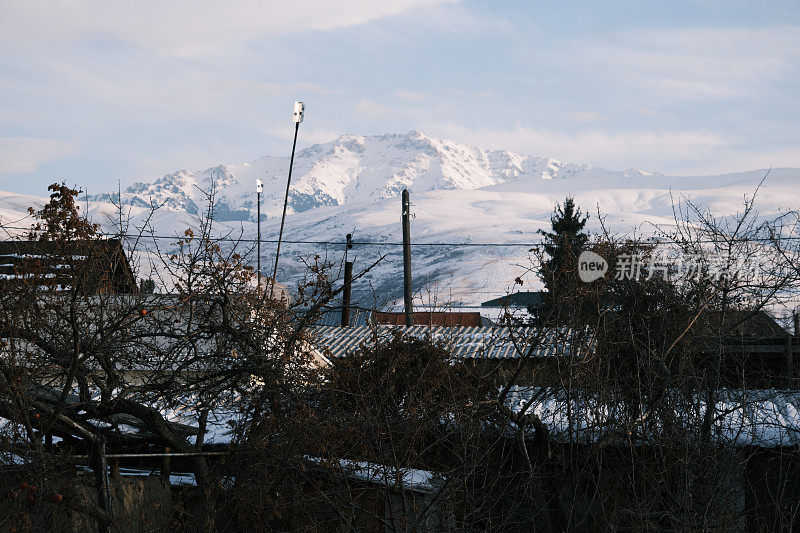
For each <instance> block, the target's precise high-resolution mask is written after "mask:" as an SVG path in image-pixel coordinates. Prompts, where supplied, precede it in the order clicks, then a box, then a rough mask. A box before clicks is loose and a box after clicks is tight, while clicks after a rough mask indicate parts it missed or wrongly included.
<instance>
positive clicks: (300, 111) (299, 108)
mask: <svg viewBox="0 0 800 533" xmlns="http://www.w3.org/2000/svg"><path fill="white" fill-rule="evenodd" d="M305 112H306V106H305V105H304V104H303V102H295V103H294V109H293V110H292V120H294V141H293V142H292V157H291V158H290V159H289V179H288V180H287V181H286V195H285V196H284V198H283V215H281V229H280V231H279V232H278V249H277V250H276V251H275V267H274V268H273V269H272V287H271V288H270V291H269V297H270V298H272V297H273V292H274V291H275V277H276V276H277V275H278V258H279V257H280V255H281V240H283V224H284V222H285V221H286V206H287V204H288V203H289V186H290V185H291V184H292V167H293V166H294V150H295V148H296V147H297V131H298V130H299V129H300V123H301V122H303V117H304V115H305Z"/></svg>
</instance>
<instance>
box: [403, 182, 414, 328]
mask: <svg viewBox="0 0 800 533" xmlns="http://www.w3.org/2000/svg"><path fill="white" fill-rule="evenodd" d="M411 295H412V290H411V202H410V201H409V200H408V189H403V303H405V308H406V326H412V325H413V324H414V308H413V307H412V306H411Z"/></svg>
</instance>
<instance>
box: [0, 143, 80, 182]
mask: <svg viewBox="0 0 800 533" xmlns="http://www.w3.org/2000/svg"><path fill="white" fill-rule="evenodd" d="M76 151H77V143H75V142H72V141H66V140H60V139H39V138H34V137H0V175H4V174H30V173H31V172H34V171H35V170H36V169H37V168H39V166H40V165H43V164H44V163H48V162H50V161H53V160H56V159H60V158H62V157H66V156H68V155H72V154H74V153H75V152H76Z"/></svg>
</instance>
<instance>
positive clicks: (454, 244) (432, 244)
mask: <svg viewBox="0 0 800 533" xmlns="http://www.w3.org/2000/svg"><path fill="white" fill-rule="evenodd" d="M0 229H13V230H26V231H27V230H30V229H31V228H29V227H19V226H2V225H0ZM98 234H99V235H102V236H105V237H117V238H127V239H132V238H148V239H159V240H164V239H176V240H177V239H183V238H185V236H183V235H180V234H178V233H176V234H175V235H155V234H149V233H141V234H138V233H115V232H98ZM210 240H211V241H214V242H236V243H258V239H248V238H234V237H214V238H212V239H210ZM774 240H781V241H796V240H800V235H788V236H782V237H779V238H777V239H772V238H769V237H748V238H744V239H740V240H734V241H735V242H743V243H744V242H771V241H774ZM261 242H262V243H273V244H274V243H277V242H278V239H261ZM281 242H284V243H287V244H309V245H319V246H345V245H346V241H345V240H344V239H342V240H340V241H313V240H287V239H282V240H281ZM691 242H692V244H725V243H727V242H728V241H727V240H726V239H699V240H694V241H691ZM351 243H352V244H353V245H354V246H385V247H390V246H396V247H402V246H403V243H402V242H394V241H384V242H376V241H351ZM543 244H544V241H543V240H539V241H530V242H415V243H411V246H413V247H417V248H422V247H451V248H470V247H474V248H486V247H501V248H514V247H518V248H521V247H526V248H536V247H539V246H542V245H543ZM641 244H670V241H649V242H648V241H645V242H643V243H641Z"/></svg>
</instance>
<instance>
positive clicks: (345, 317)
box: [342, 261, 353, 328]
mask: <svg viewBox="0 0 800 533" xmlns="http://www.w3.org/2000/svg"><path fill="white" fill-rule="evenodd" d="M352 283H353V262H352V261H345V263H344V290H343V291H342V327H344V328H346V327H347V326H349V325H350V285H351V284H352Z"/></svg>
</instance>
